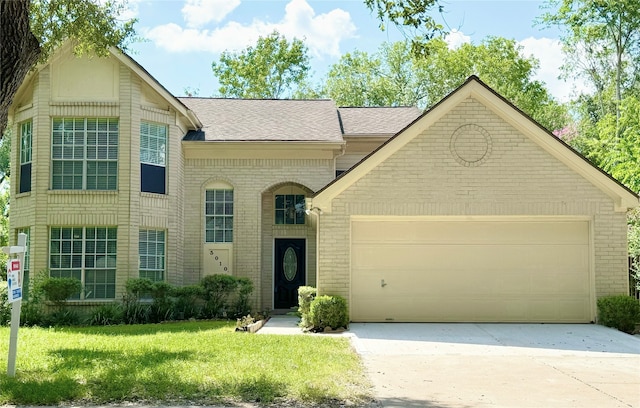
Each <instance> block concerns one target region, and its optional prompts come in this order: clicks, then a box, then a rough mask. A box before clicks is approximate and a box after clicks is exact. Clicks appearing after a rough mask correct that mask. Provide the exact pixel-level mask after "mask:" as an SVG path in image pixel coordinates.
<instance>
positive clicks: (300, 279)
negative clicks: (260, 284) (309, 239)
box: [273, 238, 306, 309]
mask: <svg viewBox="0 0 640 408" xmlns="http://www.w3.org/2000/svg"><path fill="white" fill-rule="evenodd" d="M275 247H276V248H275V266H274V274H275V276H274V280H275V282H274V294H273V299H274V301H273V307H274V308H275V309H289V308H291V307H293V306H296V305H297V304H298V288H299V287H300V286H304V285H305V275H306V262H305V254H306V251H305V240H304V239H293V238H286V239H276V244H275Z"/></svg>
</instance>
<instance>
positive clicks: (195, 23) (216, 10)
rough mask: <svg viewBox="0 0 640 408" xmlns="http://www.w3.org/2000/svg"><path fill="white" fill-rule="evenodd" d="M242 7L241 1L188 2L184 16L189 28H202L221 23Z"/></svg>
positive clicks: (197, 0) (194, 0)
mask: <svg viewBox="0 0 640 408" xmlns="http://www.w3.org/2000/svg"><path fill="white" fill-rule="evenodd" d="M239 5H240V0H186V2H185V5H184V7H182V16H183V17H184V20H185V22H186V23H187V26H188V27H194V28H197V27H202V26H203V25H205V24H207V23H210V22H212V21H213V22H216V23H219V22H221V21H222V20H223V19H224V18H225V17H226V16H227V15H228V14H229V13H231V12H232V11H233V10H234V9H235V8H236V7H238V6H239Z"/></svg>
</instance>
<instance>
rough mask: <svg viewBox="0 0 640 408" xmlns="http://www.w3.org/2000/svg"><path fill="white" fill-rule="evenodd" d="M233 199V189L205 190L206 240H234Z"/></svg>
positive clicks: (214, 241)
mask: <svg viewBox="0 0 640 408" xmlns="http://www.w3.org/2000/svg"><path fill="white" fill-rule="evenodd" d="M233 200H234V197H233V189H230V188H228V189H222V188H215V189H207V190H205V198H204V220H205V233H204V236H205V239H204V240H205V242H207V243H232V242H233V229H234V227H233Z"/></svg>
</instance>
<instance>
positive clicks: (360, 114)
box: [338, 107, 422, 136]
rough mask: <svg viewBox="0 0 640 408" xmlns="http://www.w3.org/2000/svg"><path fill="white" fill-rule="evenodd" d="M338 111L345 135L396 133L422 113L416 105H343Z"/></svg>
mask: <svg viewBox="0 0 640 408" xmlns="http://www.w3.org/2000/svg"><path fill="white" fill-rule="evenodd" d="M338 111H339V112H340V120H341V122H342V130H343V133H344V135H345V136H350V135H395V134H396V133H398V132H399V131H401V130H402V129H404V128H405V127H406V126H407V125H409V124H410V123H411V122H413V121H414V120H415V119H416V118H418V116H420V115H421V114H422V111H420V109H418V108H416V107H381V108H373V107H367V108H351V107H344V108H343V107H341V108H338Z"/></svg>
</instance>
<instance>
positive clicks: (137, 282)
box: [124, 278, 153, 300]
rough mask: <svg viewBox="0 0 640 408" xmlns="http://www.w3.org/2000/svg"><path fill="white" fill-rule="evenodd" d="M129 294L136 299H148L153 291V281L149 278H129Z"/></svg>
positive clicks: (127, 289)
mask: <svg viewBox="0 0 640 408" xmlns="http://www.w3.org/2000/svg"><path fill="white" fill-rule="evenodd" d="M124 287H125V290H126V291H127V295H129V296H131V297H133V298H135V299H138V300H139V299H148V298H150V297H151V294H152V293H153V281H152V280H151V279H147V278H132V279H127V282H126V283H125V286H124Z"/></svg>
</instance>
